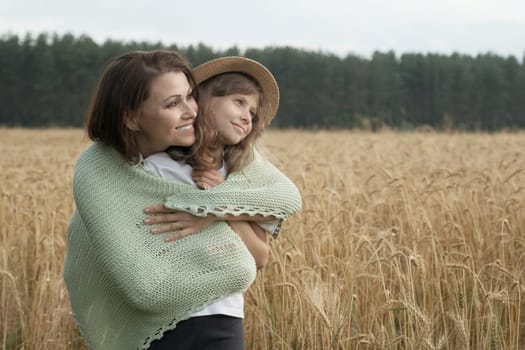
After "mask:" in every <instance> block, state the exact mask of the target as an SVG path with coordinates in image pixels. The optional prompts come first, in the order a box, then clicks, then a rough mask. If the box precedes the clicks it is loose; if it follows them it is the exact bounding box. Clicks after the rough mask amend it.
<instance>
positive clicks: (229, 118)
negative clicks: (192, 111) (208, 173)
mask: <svg viewBox="0 0 525 350" xmlns="http://www.w3.org/2000/svg"><path fill="white" fill-rule="evenodd" d="M209 103H210V105H209V109H208V110H209V111H210V114H211V117H212V118H214V123H215V126H216V127H217V129H218V131H219V134H220V136H221V138H220V141H222V142H223V143H224V146H226V145H235V144H237V143H239V142H241V141H242V140H243V139H244V138H245V137H246V136H248V135H249V134H250V132H251V131H252V128H253V124H252V122H253V118H254V116H255V113H256V112H257V107H258V106H259V95H241V94H233V95H227V96H219V97H212V98H211V99H210V101H209Z"/></svg>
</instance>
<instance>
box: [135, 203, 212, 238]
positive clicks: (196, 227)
mask: <svg viewBox="0 0 525 350" xmlns="http://www.w3.org/2000/svg"><path fill="white" fill-rule="evenodd" d="M144 212H145V213H146V214H148V217H147V218H146V219H145V220H144V223H145V224H146V225H159V226H157V227H155V228H152V229H151V233H153V234H161V233H166V232H170V231H175V233H172V234H168V235H166V237H165V238H164V241H165V242H171V241H175V240H177V239H180V238H182V237H186V236H188V235H192V234H195V233H198V232H200V231H202V230H204V229H206V228H207V227H208V226H209V225H210V224H211V223H212V222H214V221H215V220H216V219H217V218H216V217H215V216H213V215H211V214H210V215H208V216H205V217H202V216H193V215H191V214H188V213H185V212H182V211H176V210H172V209H168V208H166V207H164V206H163V205H162V204H159V205H154V206H151V207H147V208H146V209H144Z"/></svg>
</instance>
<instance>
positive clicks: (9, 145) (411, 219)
mask: <svg viewBox="0 0 525 350" xmlns="http://www.w3.org/2000/svg"><path fill="white" fill-rule="evenodd" d="M263 141H264V144H265V146H266V150H267V151H268V153H269V157H270V158H271V159H272V160H273V161H274V163H276V164H277V165H278V167H279V168H281V169H282V170H283V172H285V173H286V174H287V175H288V176H289V177H290V178H291V179H292V180H293V181H294V182H295V183H296V185H297V186H298V188H299V190H300V191H301V193H302V196H303V209H302V211H301V213H300V214H298V215H295V216H293V217H292V218H290V219H289V220H288V221H287V222H285V224H284V226H283V230H282V233H281V236H280V237H279V239H277V240H273V241H271V242H270V244H271V258H270V262H269V264H268V265H267V266H266V267H265V268H264V269H263V270H261V271H260V272H259V274H258V277H257V280H256V282H255V284H254V285H252V287H251V288H250V289H249V290H248V292H247V293H246V310H245V311H246V319H245V338H246V341H245V342H246V349H525V332H524V331H525V316H524V314H525V302H524V295H522V292H525V272H524V268H523V267H522V264H523V262H524V260H525V134H523V133H496V134H484V133H476V134H474V133H472V134H467V133H447V134H442V133H433V132H413V133H400V132H391V131H386V132H380V133H367V132H350V131H338V132H328V131H318V132H313V131H309V132H307V131H278V130H270V131H268V132H267V134H266V135H265V136H264V140H263ZM88 143H89V142H88V140H87V139H86V138H85V136H84V133H83V131H81V130H77V129H71V130H59V129H49V130H23V129H0V146H1V153H0V192H1V198H2V200H1V202H0V223H1V225H0V347H1V348H2V349H9V350H11V349H26V350H33V349H59V350H60V349H80V350H83V349H86V347H85V345H84V344H83V342H82V338H81V337H80V336H79V334H78V331H77V329H76V327H75V324H74V322H73V319H72V315H71V311H70V308H69V304H68V299H67V293H66V290H65V288H64V284H63V281H62V263H63V259H64V254H65V249H66V230H67V224H68V221H69V218H70V216H71V214H72V212H73V210H74V203H73V200H72V194H71V179H72V173H73V169H74V165H75V161H76V158H77V156H78V154H79V153H80V152H81V150H82V149H84V148H85V147H86V145H87V144H88ZM109 350H111V349H109Z"/></svg>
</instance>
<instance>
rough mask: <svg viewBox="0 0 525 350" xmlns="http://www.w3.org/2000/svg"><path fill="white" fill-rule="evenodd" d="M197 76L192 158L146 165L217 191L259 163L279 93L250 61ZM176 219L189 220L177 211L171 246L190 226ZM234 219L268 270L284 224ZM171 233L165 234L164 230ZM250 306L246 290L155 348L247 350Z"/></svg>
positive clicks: (227, 61) (176, 154)
mask: <svg viewBox="0 0 525 350" xmlns="http://www.w3.org/2000/svg"><path fill="white" fill-rule="evenodd" d="M245 72H249V73H245ZM193 73H194V76H196V77H197V82H198V83H199V110H200V114H199V118H198V119H197V122H196V132H197V137H196V138H197V141H196V142H195V143H194V144H193V146H192V147H191V152H189V154H187V153H184V152H181V150H180V149H172V150H171V151H170V155H168V154H167V153H158V154H154V155H151V156H150V157H147V158H146V159H145V160H144V166H145V168H146V169H149V170H151V171H153V172H155V173H156V174H157V175H160V176H163V177H166V178H170V179H175V180H178V181H181V182H184V183H188V184H194V185H195V186H198V187H201V188H204V189H210V188H211V187H214V186H217V185H219V184H220V183H222V182H223V181H224V178H225V177H226V174H227V173H231V172H235V171H242V168H243V167H244V166H245V165H247V164H248V163H250V162H251V161H253V160H254V157H255V152H254V143H255V141H256V140H257V138H258V137H259V136H260V135H261V132H262V130H263V128H264V126H265V124H268V123H269V122H270V121H271V119H272V117H273V116H274V114H275V111H276V108H277V105H278V96H279V93H278V87H277V83H276V82H275V79H274V78H273V76H272V74H271V73H270V72H269V71H268V70H267V69H266V68H265V67H264V66H262V65H261V64H260V63H258V62H256V61H253V60H250V59H246V58H243V57H223V58H220V59H216V60H213V61H211V62H207V63H205V64H203V65H201V66H199V67H197V68H195V69H194V71H193ZM250 73H251V75H250ZM263 86H264V88H265V89H266V90H264V89H263ZM170 156H171V157H172V158H173V159H175V160H177V161H178V162H174V161H173V159H172V158H171V157H170ZM160 211H162V209H160V208H159V212H160ZM176 215H179V217H180V218H182V217H183V216H185V214H172V219H175V220H174V223H172V225H171V226H166V227H165V229H173V228H177V229H179V232H178V233H177V234H175V235H170V236H168V238H167V240H168V241H169V240H172V239H177V238H181V237H183V236H185V235H187V234H189V231H188V227H187V226H185V225H184V223H182V224H181V220H180V219H179V220H177V217H176ZM165 219H166V216H164V217H162V218H161V217H158V216H157V217H151V218H150V219H148V220H147V222H148V223H150V224H151V223H158V222H160V220H165ZM187 219H190V218H187ZM227 219H228V220H230V221H229V224H230V226H231V227H232V228H233V229H234V230H235V231H236V232H237V233H239V235H240V236H241V239H242V240H243V242H244V243H245V245H246V246H247V248H248V249H249V250H250V252H251V254H252V255H253V257H254V258H255V261H256V264H257V267H258V268H262V267H263V266H264V265H265V264H266V260H267V258H268V249H269V248H268V244H267V238H266V231H268V232H271V233H272V234H273V235H274V236H276V235H277V233H278V230H279V228H280V221H278V220H272V221H270V222H264V223H261V222H259V224H258V225H257V224H255V223H254V221H244V222H242V221H231V220H242V219H246V220H254V218H253V217H249V216H246V215H241V216H239V217H237V218H235V217H228V218H227ZM177 224H178V226H177ZM173 225H175V226H173ZM165 229H158V230H157V233H158V232H165ZM182 230H186V231H182ZM243 304H244V301H243V296H242V293H236V294H234V295H232V296H229V297H226V298H224V299H221V300H219V301H217V302H215V303H213V304H211V305H208V306H206V307H205V308H204V309H203V310H200V311H198V312H196V313H194V314H192V316H191V318H189V319H187V320H185V321H182V322H180V323H179V324H178V325H177V327H176V328H175V329H174V330H172V331H169V332H167V333H165V334H164V336H163V337H162V338H161V339H160V340H158V341H155V342H153V343H152V345H151V349H153V350H159V349H172V348H174V347H175V345H176V346H177V349H208V348H209V349H211V348H213V349H231V350H236V349H237V350H240V349H243V328H242V318H243V317H244V311H243Z"/></svg>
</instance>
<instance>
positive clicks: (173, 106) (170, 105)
mask: <svg viewBox="0 0 525 350" xmlns="http://www.w3.org/2000/svg"><path fill="white" fill-rule="evenodd" d="M178 105H179V102H178V101H173V102H170V103H168V105H167V106H166V107H167V108H175V107H177V106H178Z"/></svg>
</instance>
